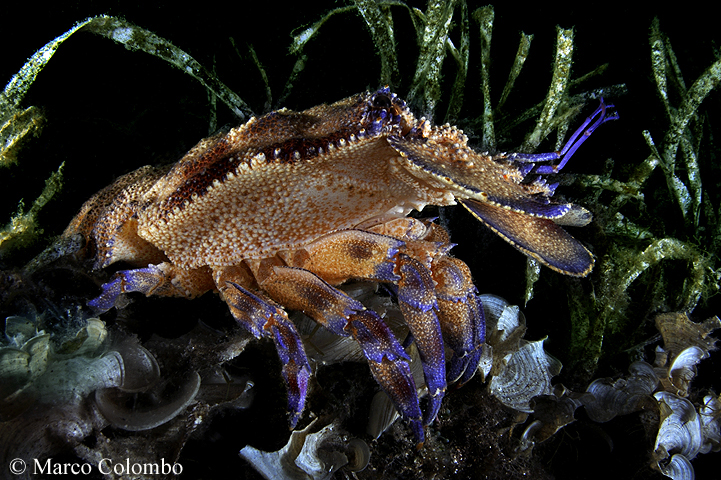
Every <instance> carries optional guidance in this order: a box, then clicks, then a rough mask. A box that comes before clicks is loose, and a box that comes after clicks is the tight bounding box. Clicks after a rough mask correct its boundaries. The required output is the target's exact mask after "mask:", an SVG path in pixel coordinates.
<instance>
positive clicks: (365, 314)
mask: <svg viewBox="0 0 721 480" xmlns="http://www.w3.org/2000/svg"><path fill="white" fill-rule="evenodd" d="M260 285H261V287H262V288H263V290H265V291H266V292H268V294H269V295H270V296H271V297H272V298H273V299H274V300H275V301H277V302H278V303H280V304H281V305H283V306H284V307H286V308H289V309H293V310H300V311H303V312H304V313H305V314H306V315H308V316H309V317H311V318H313V319H314V320H315V321H316V322H318V323H319V324H321V325H322V326H324V327H325V328H327V329H328V330H330V331H331V332H333V333H335V334H337V335H341V336H346V337H347V336H352V337H353V338H354V339H355V340H356V341H357V342H358V343H359V345H360V346H361V349H362V350H363V354H364V355H365V357H366V358H367V359H368V364H369V365H370V369H371V372H372V373H373V376H374V377H375V379H376V381H377V382H378V384H379V385H380V386H381V388H383V390H384V391H385V392H386V393H387V394H388V396H389V397H390V398H391V400H392V401H393V403H394V404H395V406H396V408H398V411H399V412H400V414H401V415H402V416H403V417H404V418H406V419H407V420H408V421H409V422H410V424H411V429H412V430H413V433H414V435H415V437H416V442H417V445H418V446H419V447H420V446H421V445H422V444H423V441H424V432H423V425H422V424H421V411H420V407H419V405H418V396H417V393H416V386H415V382H414V381H413V375H412V374H411V370H410V365H409V364H408V362H409V360H410V358H409V357H408V355H407V354H406V352H405V350H403V347H402V346H401V345H400V343H398V340H396V338H395V336H394V335H393V332H392V331H391V330H390V329H389V328H388V326H387V325H385V323H383V321H382V320H381V319H380V317H379V316H378V315H377V314H376V313H375V312H373V311H371V310H367V309H366V308H365V307H364V306H363V304H361V303H360V302H358V301H357V300H354V299H352V298H350V297H349V296H347V295H346V294H344V293H343V292H341V291H340V290H338V289H336V288H334V287H333V286H331V285H330V284H328V283H327V282H325V281H324V280H323V279H321V278H320V277H319V276H317V275H316V274H314V273H312V272H310V271H308V270H305V269H302V268H297V267H285V266H276V267H272V273H270V274H269V275H268V277H267V278H265V279H263V280H261V282H260Z"/></svg>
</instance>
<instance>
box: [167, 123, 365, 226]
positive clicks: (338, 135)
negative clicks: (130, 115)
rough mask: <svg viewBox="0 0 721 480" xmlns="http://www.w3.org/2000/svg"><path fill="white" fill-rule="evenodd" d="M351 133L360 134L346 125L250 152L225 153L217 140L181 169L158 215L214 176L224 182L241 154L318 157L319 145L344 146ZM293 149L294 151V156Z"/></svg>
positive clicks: (269, 158) (201, 190) (274, 158)
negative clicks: (176, 184)
mask: <svg viewBox="0 0 721 480" xmlns="http://www.w3.org/2000/svg"><path fill="white" fill-rule="evenodd" d="M351 135H355V136H356V137H357V138H362V137H363V136H364V134H362V133H360V131H359V129H355V130H354V129H350V128H346V129H342V130H339V131H337V132H335V133H333V134H332V135H327V136H325V137H319V138H291V139H288V140H285V141H283V142H278V143H273V144H270V145H267V146H264V147H263V148H260V149H258V150H257V151H255V152H254V153H250V152H248V151H240V152H233V153H229V152H228V150H229V149H228V148H227V147H228V142H226V141H225V140H220V141H219V142H218V143H216V145H214V146H213V147H211V148H210V149H209V150H208V151H207V152H205V153H204V154H203V155H202V156H201V157H200V158H199V159H198V160H197V161H196V162H193V163H192V165H190V168H188V169H187V172H184V173H187V175H188V178H187V179H186V180H185V182H183V184H182V185H181V186H180V187H178V188H177V190H176V191H175V193H173V194H172V195H170V196H169V197H168V198H167V199H166V200H164V201H163V206H162V208H161V210H162V214H161V218H167V217H168V215H169V214H170V213H171V212H173V210H174V209H175V208H176V207H178V208H179V209H180V210H181V211H182V210H183V209H184V208H185V205H186V203H187V202H191V201H192V196H193V194H197V196H198V198H200V197H202V196H203V195H205V193H206V192H207V191H208V187H210V186H211V185H212V184H213V182H215V181H216V180H219V181H220V182H221V183H224V182H225V181H226V179H227V178H228V174H229V173H231V172H235V171H236V169H237V168H238V165H239V163H240V161H241V158H242V159H244V160H243V161H245V162H250V161H251V159H253V158H255V157H257V156H258V155H260V154H263V155H265V161H266V163H267V164H269V163H285V164H292V163H296V162H302V161H306V160H310V159H313V158H315V157H318V156H319V155H320V153H319V149H322V151H323V154H326V153H327V152H328V147H329V145H333V147H335V148H336V149H339V148H342V147H341V145H340V141H341V140H345V142H346V146H347V145H351V144H352V143H351V142H350V141H349V140H348V139H349V138H350V136H351ZM296 152H297V153H298V157H297V158H296ZM181 161H182V160H181ZM178 173H180V172H178ZM171 174H172V171H171Z"/></svg>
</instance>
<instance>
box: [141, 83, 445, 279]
mask: <svg viewBox="0 0 721 480" xmlns="http://www.w3.org/2000/svg"><path fill="white" fill-rule="evenodd" d="M394 100H395V99H394ZM385 106H386V107H387V105H385ZM394 107H395V112H396V115H400V116H401V121H400V122H399V123H398V124H395V125H392V126H388V127H382V126H380V125H381V123H382V122H378V120H379V119H378V118H375V116H376V115H377V113H375V112H374V110H373V104H372V99H371V97H369V96H367V95H361V96H356V97H351V98H348V99H345V100H341V101H340V102H337V103H334V104H332V105H320V106H317V107H314V108H312V109H309V110H305V111H303V112H292V111H285V110H281V111H278V112H275V113H272V114H270V115H267V116H265V117H262V118H260V119H251V120H250V121H249V122H248V123H246V124H245V125H242V126H240V127H238V128H236V129H233V130H232V131H231V132H230V133H229V134H228V135H226V136H225V137H223V138H220V139H217V140H216V141H215V142H213V143H211V144H210V145H205V146H204V148H197V147H196V148H195V149H194V150H193V151H191V153H190V154H188V155H186V157H185V158H183V159H182V160H181V161H180V162H178V163H177V164H176V165H174V166H173V168H172V170H171V171H170V172H169V173H168V175H167V176H165V177H163V178H162V179H161V180H160V181H159V182H158V183H157V184H156V185H155V187H153V189H152V190H151V191H150V192H148V194H147V195H146V198H145V201H146V202H147V203H146V205H147V208H145V209H143V211H142V213H141V214H140V216H139V227H138V234H139V235H140V236H141V237H142V238H144V239H146V240H148V241H149V242H150V243H152V244H154V245H156V246H158V247H159V248H160V249H161V250H163V251H164V252H165V253H166V254H167V255H168V257H169V258H170V259H171V261H173V263H175V264H176V265H180V266H184V267H198V266H202V265H233V264H237V263H239V262H240V261H242V260H243V259H248V258H261V257H264V256H268V254H272V253H274V252H277V251H278V250H282V249H289V248H296V247H298V246H301V245H305V244H307V243H310V242H312V241H313V240H315V239H317V238H318V237H320V236H322V235H326V234H328V233H329V232H333V231H336V230H339V229H345V228H350V227H353V226H355V225H358V224H360V223H362V222H363V221H365V220H368V219H370V218H374V217H377V216H381V215H384V214H387V213H391V212H395V213H401V214H405V213H407V212H408V211H410V209H412V208H417V207H422V206H423V204H426V203H429V202H430V201H433V202H434V203H436V204H439V203H440V204H447V203H450V202H451V201H452V199H450V198H446V199H444V198H443V197H444V196H443V195H441V194H439V195H434V194H433V192H431V191H429V190H428V189H426V191H423V190H421V191H418V190H416V189H414V188H411V186H410V185H409V184H408V183H406V182H404V181H402V180H400V179H399V178H398V176H397V175H395V174H394V173H393V170H394V169H397V168H398V167H397V166H395V162H394V159H399V158H400V157H399V154H398V152H396V151H395V150H394V149H393V148H392V147H391V146H390V145H389V144H388V142H387V140H386V137H385V136H386V135H387V134H388V133H389V131H388V130H384V128H387V129H394V130H396V133H401V129H403V128H404V122H403V119H406V118H407V119H408V120H410V121H413V118H412V115H410V113H408V112H407V109H406V108H405V106H404V105H403V104H401V103H398V104H396V105H394ZM374 121H375V122H376V123H375V124H374ZM405 128H406V129H407V128H408V126H407V124H406V125H405ZM206 143H210V142H206Z"/></svg>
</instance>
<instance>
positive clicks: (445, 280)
mask: <svg viewBox="0 0 721 480" xmlns="http://www.w3.org/2000/svg"><path fill="white" fill-rule="evenodd" d="M432 272H433V279H434V280H435V281H436V284H437V286H436V298H437V301H438V310H439V313H438V316H439V318H440V321H441V329H442V331H443V338H445V339H446V343H447V345H448V346H449V347H450V348H451V350H453V357H452V358H451V360H450V361H449V366H448V374H447V379H448V383H455V384H456V385H455V386H456V388H457V387H461V386H462V385H464V384H465V383H466V382H468V381H469V380H470V379H471V378H473V375H475V373H476V370H477V369H478V364H479V363H480V361H481V353H482V352H483V344H484V343H485V341H486V322H485V318H484V316H483V306H482V305H481V302H480V300H479V299H478V297H477V296H476V287H475V286H474V285H473V281H472V279H471V271H470V269H469V268H468V266H467V265H466V264H465V263H463V262H462V261H460V260H458V259H457V258H451V257H441V258H440V259H438V260H437V261H436V262H434V264H433V268H432Z"/></svg>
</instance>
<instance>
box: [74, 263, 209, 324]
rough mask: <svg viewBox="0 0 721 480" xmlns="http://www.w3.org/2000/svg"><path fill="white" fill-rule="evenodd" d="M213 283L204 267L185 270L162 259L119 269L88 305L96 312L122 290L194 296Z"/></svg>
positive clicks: (104, 307) (174, 295)
mask: <svg viewBox="0 0 721 480" xmlns="http://www.w3.org/2000/svg"><path fill="white" fill-rule="evenodd" d="M213 287H214V285H213V282H212V277H211V276H210V271H209V270H208V269H207V268H199V269H195V270H185V269H180V268H177V267H175V266H174V265H172V264H170V263H167V262H164V263H160V264H158V265H148V266H147V267H146V268H136V269H132V270H121V271H119V272H117V273H116V274H115V275H114V276H113V278H112V279H111V280H110V281H109V282H108V283H105V284H103V286H102V289H103V291H102V293H101V294H100V295H99V296H98V297H96V298H94V299H92V300H90V301H89V302H88V306H90V307H91V308H92V309H93V310H95V311H96V312H97V313H102V312H105V311H107V310H110V309H111V308H113V307H114V306H115V303H116V302H117V300H118V298H119V297H120V295H121V294H123V293H129V292H139V293H144V294H145V295H146V296H150V295H157V296H165V297H186V298H193V297H197V296H199V295H202V294H203V293H205V292H207V291H208V290H212V289H213Z"/></svg>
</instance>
